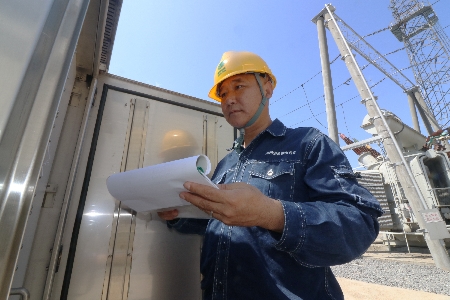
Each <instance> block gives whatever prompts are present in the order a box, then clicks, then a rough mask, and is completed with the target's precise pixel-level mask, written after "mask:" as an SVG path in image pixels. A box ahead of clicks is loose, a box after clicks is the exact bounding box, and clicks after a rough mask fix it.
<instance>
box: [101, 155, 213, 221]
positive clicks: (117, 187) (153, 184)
mask: <svg viewBox="0 0 450 300" xmlns="http://www.w3.org/2000/svg"><path fill="white" fill-rule="evenodd" d="M198 167H200V168H202V169H203V173H201V172H199V171H198V169H197V168H198ZM210 171H211V162H210V161H209V158H208V157H207V156H205V155H198V156H193V157H188V158H184V159H180V160H174V161H171V162H167V163H163V164H159V165H154V166H149V167H145V168H141V169H136V170H131V171H127V172H122V173H117V174H113V175H111V176H109V177H108V179H107V180H106V186H107V187H108V191H109V192H110V194H111V195H112V196H113V197H114V198H116V199H117V200H119V201H122V203H123V204H125V205H126V206H128V207H130V208H131V209H133V210H135V211H136V212H144V211H152V210H156V211H163V210H167V209H168V208H176V209H178V213H179V215H178V216H179V217H180V218H209V215H208V214H207V213H205V212H203V211H202V210H200V209H198V208H197V207H195V206H193V205H192V204H190V203H189V202H187V201H185V200H183V199H181V198H180V197H179V194H180V193H181V192H183V191H186V189H185V188H184V187H183V184H184V183H185V182H186V181H191V182H195V183H200V184H205V185H210V186H212V187H215V188H218V187H217V186H216V185H215V184H214V183H212V182H211V180H209V178H208V177H207V176H206V175H208V174H209V172H210Z"/></svg>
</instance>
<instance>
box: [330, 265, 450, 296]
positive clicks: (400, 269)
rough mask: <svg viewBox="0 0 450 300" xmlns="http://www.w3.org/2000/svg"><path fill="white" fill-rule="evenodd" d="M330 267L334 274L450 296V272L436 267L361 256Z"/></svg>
mask: <svg viewBox="0 0 450 300" xmlns="http://www.w3.org/2000/svg"><path fill="white" fill-rule="evenodd" d="M331 269H332V270H333V273H334V275H335V276H337V277H344V278H347V279H353V280H358V281H363V282H368V283H376V284H381V285H386V286H393V287H399V288H404V289H409V290H416V291H424V292H430V293H436V294H442V295H447V296H450V272H448V271H443V270H441V269H438V268H436V267H435V266H430V265H424V264H413V263H405V262H398V261H392V260H382V259H370V258H363V257H362V258H358V259H355V260H353V261H352V262H349V263H348V264H345V265H340V266H334V267H332V268H331Z"/></svg>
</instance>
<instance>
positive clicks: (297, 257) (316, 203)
mask: <svg viewBox="0 0 450 300" xmlns="http://www.w3.org/2000/svg"><path fill="white" fill-rule="evenodd" d="M356 176H357V174H355V173H354V172H353V171H352V169H351V167H350V165H349V162H348V160H347V158H346V157H345V155H344V153H343V152H342V150H341V149H340V147H339V146H338V145H336V144H335V143H334V142H333V141H332V140H330V139H329V138H328V137H327V136H326V135H324V134H323V133H321V132H320V131H318V130H317V129H314V128H309V127H302V128H296V129H291V128H286V127H285V126H284V125H283V123H281V122H280V121H279V120H275V121H273V123H272V124H271V125H270V126H269V127H268V128H267V129H266V130H264V131H263V132H261V133H260V134H259V135H258V136H257V137H256V138H255V139H254V140H253V141H252V142H251V143H250V145H248V146H247V147H246V148H245V149H243V150H242V152H241V153H240V154H238V153H237V152H236V151H232V152H230V153H229V154H228V155H227V156H226V157H225V158H224V159H223V160H222V161H221V162H220V163H219V164H218V166H217V168H216V170H215V173H214V175H213V179H212V180H213V182H215V183H233V182H246V183H248V184H251V185H253V186H255V187H257V188H258V189H259V190H261V192H263V193H264V194H265V195H267V196H269V197H271V198H273V199H278V200H280V201H281V203H282V206H283V209H284V217H285V224H284V229H283V232H282V233H276V232H272V231H270V230H267V229H264V228H260V227H239V226H228V225H225V224H224V223H222V222H221V221H218V220H215V219H211V220H209V221H208V220H194V219H180V220H178V221H175V222H174V221H172V222H169V227H174V228H175V229H177V230H179V231H180V232H185V233H198V234H204V235H205V239H204V243H203V248H202V254H201V272H202V274H203V280H202V283H201V286H202V289H203V290H204V299H208V300H209V299H258V300H265V299H267V300H274V299H304V300H305V299H343V295H342V291H341V289H340V287H339V284H338V282H337V280H336V278H335V277H334V275H333V273H332V271H331V269H330V266H333V265H338V264H343V263H347V262H349V261H351V260H353V259H354V258H356V257H359V256H361V255H362V254H363V253H364V252H365V251H366V249H367V248H368V247H369V246H370V244H371V243H372V242H373V241H374V240H375V238H376V236H377V234H378V230H379V227H378V222H377V217H379V216H380V215H381V214H382V213H383V211H382V209H381V207H380V206H379V204H378V201H377V200H376V199H375V198H374V197H373V196H372V195H371V194H370V193H369V192H368V191H367V190H366V189H365V188H363V187H361V186H360V185H359V184H358V182H357V181H356Z"/></svg>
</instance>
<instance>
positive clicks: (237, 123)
mask: <svg viewBox="0 0 450 300" xmlns="http://www.w3.org/2000/svg"><path fill="white" fill-rule="evenodd" d="M258 76H259V75H258ZM261 82H262V83H263V88H264V89H266V88H267V85H270V87H271V83H270V82H268V79H267V78H261ZM269 96H271V93H270V95H269ZM219 97H220V98H221V100H222V102H221V106H222V112H223V115H224V116H225V119H226V120H227V122H228V123H230V125H231V126H233V127H236V128H242V127H244V126H245V124H247V122H248V121H249V120H250V119H251V118H252V117H253V115H254V114H255V112H256V110H257V109H258V107H259V104H260V103H261V99H262V95H261V91H260V89H259V85H258V82H257V81H256V78H255V75H253V74H238V75H235V76H232V77H230V78H227V79H226V80H224V81H223V82H222V84H221V85H220V89H219Z"/></svg>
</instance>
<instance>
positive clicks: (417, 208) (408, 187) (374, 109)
mask: <svg viewBox="0 0 450 300" xmlns="http://www.w3.org/2000/svg"><path fill="white" fill-rule="evenodd" d="M334 11H335V8H334V7H333V6H332V5H331V4H327V5H325V8H324V9H323V10H322V11H321V12H320V13H319V14H318V15H317V16H316V17H315V18H313V22H314V23H317V20H318V19H319V18H320V17H323V18H324V20H325V21H326V27H327V28H328V30H329V31H330V33H331V34H332V36H333V39H334V41H335V42H336V45H337V47H338V49H339V52H340V54H341V57H342V59H343V60H344V62H345V64H346V66H347V68H348V70H349V72H350V75H351V77H352V79H353V81H354V83H355V85H356V87H357V90H358V92H359V94H360V96H361V98H362V103H363V104H364V105H365V107H366V109H367V112H368V114H369V116H370V118H371V119H372V120H373V124H374V125H375V128H376V131H377V133H378V135H379V136H380V137H381V138H382V142H383V146H384V149H385V150H386V153H387V156H388V158H389V160H390V163H391V164H392V166H393V168H394V169H395V172H396V174H397V176H398V179H399V181H400V183H401V185H402V187H403V191H404V192H405V195H406V197H407V198H408V201H409V203H410V204H411V206H412V208H413V210H414V212H415V213H416V215H420V212H421V211H424V210H426V209H427V208H428V207H427V204H426V201H425V199H424V197H423V195H422V194H421V192H420V189H419V186H418V184H417V182H416V181H415V180H414V175H413V173H412V171H411V168H410V166H409V164H408V162H407V161H406V159H405V157H404V156H403V152H402V150H401V148H400V146H399V144H398V142H397V140H396V138H395V136H394V133H393V132H392V130H391V129H390V127H389V125H388V123H387V120H386V118H385V116H384V114H383V113H382V111H381V109H380V107H379V106H378V103H377V101H376V99H375V96H374V95H373V93H372V91H371V89H370V87H369V85H368V84H367V81H366V80H365V77H364V75H363V74H362V71H361V69H360V68H359V66H358V63H357V62H356V59H355V57H354V55H353V53H352V51H351V47H350V46H349V43H348V41H347V40H346V38H345V36H344V35H343V33H342V31H341V29H340V27H339V24H338V22H337V21H336V18H335V14H334ZM418 223H419V226H420V228H426V226H425V221H424V220H422V218H419V220H418ZM423 233H424V238H425V241H426V242H427V245H428V248H429V249H430V252H431V255H432V256H433V259H434V261H435V263H436V265H437V266H438V267H439V268H441V269H444V270H450V257H449V255H448V253H447V250H446V248H445V244H444V243H443V240H436V239H431V237H430V234H429V233H428V232H427V231H424V232H423Z"/></svg>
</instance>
